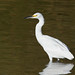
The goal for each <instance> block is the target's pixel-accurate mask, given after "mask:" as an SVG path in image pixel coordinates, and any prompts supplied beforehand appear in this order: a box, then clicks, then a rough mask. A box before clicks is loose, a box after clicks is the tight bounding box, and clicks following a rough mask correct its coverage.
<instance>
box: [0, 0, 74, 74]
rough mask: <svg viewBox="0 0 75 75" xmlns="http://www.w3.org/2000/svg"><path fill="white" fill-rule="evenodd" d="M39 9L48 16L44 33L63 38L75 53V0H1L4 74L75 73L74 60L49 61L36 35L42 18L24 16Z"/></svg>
mask: <svg viewBox="0 0 75 75" xmlns="http://www.w3.org/2000/svg"><path fill="white" fill-rule="evenodd" d="M35 12H41V13H42V14H43V15H44V17H45V25H44V26H43V34H47V35H50V36H53V37H55V38H58V39H60V40H61V41H63V42H64V43H65V44H67V45H68V47H69V48H70V50H71V52H72V54H73V55H75V53H74V49H75V46H74V45H75V1H74V0H71V1H68V0H63V1H60V0H41V1H40V0H37V1H36V0H7V1H6V0H0V74H1V75H56V74H57V75H60V74H63V75H64V74H69V73H70V72H71V73H70V74H69V75H74V74H75V67H74V64H75V61H74V60H72V61H69V60H66V59H64V60H60V63H56V62H55V61H56V59H54V63H52V64H51V63H49V59H48V56H47V54H46V53H45V52H44V51H43V49H42V47H41V46H40V45H39V44H38V43H37V41H36V38H35V34H34V32H35V30H34V29H35V25H36V23H37V22H38V21H37V20H31V19H29V20H25V19H24V17H26V16H31V15H32V14H34V13H35ZM48 63H49V64H48ZM62 70H63V72H62ZM65 70H66V71H65Z"/></svg>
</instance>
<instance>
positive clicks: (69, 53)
mask: <svg viewBox="0 0 75 75" xmlns="http://www.w3.org/2000/svg"><path fill="white" fill-rule="evenodd" d="M65 58H67V59H69V60H72V59H74V56H73V55H72V54H71V52H67V53H66V55H65Z"/></svg>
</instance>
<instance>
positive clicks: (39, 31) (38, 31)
mask: <svg viewBox="0 0 75 75" xmlns="http://www.w3.org/2000/svg"><path fill="white" fill-rule="evenodd" d="M43 25H44V18H43V17H41V18H40V19H39V22H38V23H37V25H36V28H35V36H36V38H37V40H39V38H40V37H41V36H42V35H43V34H42V26H43Z"/></svg>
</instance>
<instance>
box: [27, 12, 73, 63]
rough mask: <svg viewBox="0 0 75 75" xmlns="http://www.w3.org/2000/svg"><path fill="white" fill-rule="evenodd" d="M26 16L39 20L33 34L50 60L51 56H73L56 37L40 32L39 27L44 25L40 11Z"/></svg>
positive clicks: (70, 57)
mask: <svg viewBox="0 0 75 75" xmlns="http://www.w3.org/2000/svg"><path fill="white" fill-rule="evenodd" d="M26 18H35V19H38V20H39V22H38V23H37V25H36V27H35V36H36V39H37V41H38V42H39V44H40V45H41V46H42V47H43V49H44V51H45V52H46V53H47V54H48V56H49V59H50V62H52V58H57V59H60V58H67V59H69V60H72V59H73V58H74V56H73V55H72V54H71V52H70V51H69V49H68V48H67V46H66V45H65V44H64V43H62V42H61V41H60V40H58V39H56V38H53V37H51V36H48V35H43V34H42V31H41V28H42V26H43V25H44V17H43V15H42V14H41V13H35V14H34V15H33V16H31V17H26Z"/></svg>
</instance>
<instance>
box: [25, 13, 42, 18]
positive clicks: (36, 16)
mask: <svg viewBox="0 0 75 75" xmlns="http://www.w3.org/2000/svg"><path fill="white" fill-rule="evenodd" d="M41 17H43V16H42V14H41V13H35V14H33V15H32V16H28V17H25V19H29V18H33V19H40V18H41Z"/></svg>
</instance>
